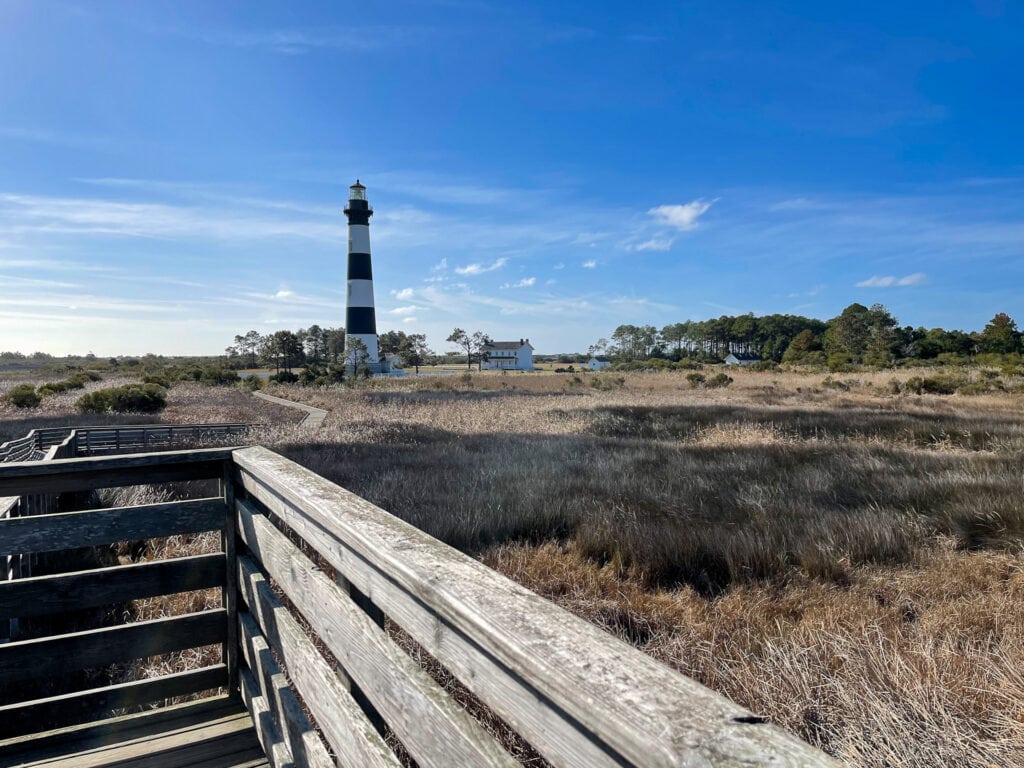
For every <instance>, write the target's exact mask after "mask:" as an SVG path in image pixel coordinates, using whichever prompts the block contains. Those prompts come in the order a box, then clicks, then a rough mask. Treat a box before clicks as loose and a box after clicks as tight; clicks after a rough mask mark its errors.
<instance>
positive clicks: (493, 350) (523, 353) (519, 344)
mask: <svg viewBox="0 0 1024 768" xmlns="http://www.w3.org/2000/svg"><path fill="white" fill-rule="evenodd" d="M483 351H484V354H485V355H486V356H487V357H486V359H485V360H484V361H483V364H482V365H481V367H482V368H483V369H484V370H485V371H532V370H533V347H532V346H531V345H530V340H529V339H520V340H519V341H492V342H491V343H490V344H488V345H487V346H485V347H484V349H483Z"/></svg>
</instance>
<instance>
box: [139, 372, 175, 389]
mask: <svg viewBox="0 0 1024 768" xmlns="http://www.w3.org/2000/svg"><path fill="white" fill-rule="evenodd" d="M142 383H143V384H156V385H157V386H158V387H163V388H164V389H170V388H171V382H170V380H169V379H168V378H167V377H166V376H161V375H160V374H159V373H147V374H145V375H144V376H143V377H142Z"/></svg>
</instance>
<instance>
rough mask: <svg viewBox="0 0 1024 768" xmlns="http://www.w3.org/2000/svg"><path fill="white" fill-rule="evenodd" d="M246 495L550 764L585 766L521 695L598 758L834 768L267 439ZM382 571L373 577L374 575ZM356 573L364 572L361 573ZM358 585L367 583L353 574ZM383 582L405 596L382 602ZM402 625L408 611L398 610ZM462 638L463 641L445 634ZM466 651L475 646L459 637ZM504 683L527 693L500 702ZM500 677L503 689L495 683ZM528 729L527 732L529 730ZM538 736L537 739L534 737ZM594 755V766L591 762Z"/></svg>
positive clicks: (248, 473) (246, 470)
mask: <svg viewBox="0 0 1024 768" xmlns="http://www.w3.org/2000/svg"><path fill="white" fill-rule="evenodd" d="M234 460H235V463H236V464H237V465H238V467H239V468H240V470H241V482H242V484H243V485H244V487H245V489H246V492H247V493H249V494H250V495H251V496H252V497H253V498H255V499H257V500H258V501H259V502H260V503H262V504H263V505H265V506H266V507H267V508H268V509H270V510H271V511H273V512H274V513H275V514H278V515H280V516H281V518H282V519H283V520H284V521H285V522H286V523H287V524H288V525H289V526H290V527H292V528H293V529H294V530H295V531H296V532H297V533H299V535H301V536H303V538H305V539H306V540H307V541H309V542H310V543H311V544H313V545H314V546H315V547H316V548H317V550H318V551H320V552H321V554H322V555H324V557H325V558H326V559H327V560H328V561H329V562H330V563H331V565H332V566H334V567H336V568H338V569H339V571H340V572H341V573H342V575H344V576H345V577H346V578H348V579H350V580H351V581H352V582H353V584H355V585H356V586H357V587H358V588H359V589H361V590H362V591H363V592H364V593H365V594H367V596H368V597H369V598H370V599H371V600H373V602H374V603H376V604H377V605H379V606H381V607H382V608H383V609H384V611H385V612H386V613H387V614H388V615H389V616H392V618H396V613H397V612H398V611H400V610H402V604H404V605H405V606H406V608H408V606H410V604H418V605H419V606H420V608H419V611H421V612H422V613H424V614H425V615H421V617H420V620H418V621H415V622H409V624H408V625H406V624H403V626H404V627H405V628H406V629H407V630H408V631H409V632H410V634H412V636H413V637H414V639H416V640H417V642H420V643H421V644H422V645H424V647H425V648H427V649H428V650H429V651H431V653H433V654H434V655H435V656H436V657H437V658H438V659H439V661H441V663H443V664H445V665H446V666H448V667H449V668H450V669H453V670H454V671H456V672H457V674H458V675H459V677H460V679H461V680H462V682H463V683H464V684H466V685H467V687H469V688H470V690H472V691H473V692H474V693H476V694H477V695H478V696H480V698H481V699H483V700H484V701H485V702H486V703H487V704H488V705H489V706H492V707H494V708H495V709H496V711H499V712H502V713H503V714H505V715H506V717H508V719H510V720H512V721H514V722H515V723H516V724H517V726H518V727H521V728H523V729H524V736H526V738H527V740H529V741H530V742H531V743H532V744H534V746H536V747H538V749H541V751H542V752H543V753H544V754H545V756H546V757H548V759H549V760H551V761H552V762H553V763H555V764H557V765H581V764H586V763H581V762H580V761H579V760H578V759H576V758H574V757H573V754H572V751H571V745H570V746H565V745H563V746H561V747H560V746H559V742H560V739H559V738H555V737H550V736H548V735H547V734H546V726H545V723H544V722H543V721H542V722H534V721H535V720H536V719H535V718H530V717H528V716H527V715H528V714H529V712H528V709H527V708H524V707H523V706H522V702H524V701H528V700H529V698H528V697H529V696H530V695H532V696H533V697H534V699H535V700H536V701H538V702H540V703H541V705H542V706H543V707H546V708H548V709H549V710H550V711H551V712H553V713H559V719H561V720H563V721H565V722H571V723H574V724H575V726H574V729H575V730H577V731H578V732H579V734H580V738H581V742H582V740H584V739H585V740H586V741H589V742H591V743H594V744H595V745H597V746H598V747H599V749H600V751H602V752H603V753H604V754H605V755H606V764H608V763H610V764H616V763H617V764H634V765H651V766H679V765H713V766H740V765H745V766H750V765H761V766H768V765H771V766H833V765H835V763H834V762H833V761H832V760H830V759H829V758H828V757H826V756H825V755H823V754H822V753H820V752H818V751H817V750H814V749H812V748H811V747H810V746H809V745H807V744H804V743H803V742H801V741H800V740H798V739H796V738H795V737H793V736H791V735H789V734H787V733H785V732H783V731H782V730H781V729H778V728H776V727H774V726H772V725H770V724H768V723H765V722H763V721H761V720H760V719H759V718H756V717H754V716H753V715H752V714H751V713H750V712H749V711H747V710H745V709H743V708H742V707H739V706H738V705H736V704H734V703H733V702H730V701H729V700H727V699H726V698H724V697H722V696H720V695H718V694H716V693H714V692H712V691H710V690H708V689H707V688H704V687H703V686H701V685H700V684H698V683H696V682H695V681H693V680H690V679H689V678H686V677H684V676H683V675H680V674H678V673H676V672H674V671H673V670H671V669H669V668H668V667H666V666H664V665H662V664H660V663H658V662H657V661H655V660H654V659H651V658H650V657H648V656H646V655H644V654H643V653H641V652H640V651H637V650H636V649H634V648H632V647H630V646H629V645H627V644H626V643H624V642H622V641H620V640H618V639H616V638H614V637H612V636H610V635H608V634H607V633H605V632H603V631H602V630H600V629H598V628H597V627H595V626H593V625H591V624H589V623H588V622H586V621H583V620H582V619H579V618H577V617H575V616H573V615H572V614H570V613H568V612H567V611H564V610H562V609H561V608H558V607H557V606H555V605H554V604H552V603H550V602H549V601H547V600H544V599H543V598H541V597H540V596H538V595H536V594H534V593H532V592H530V591H529V590H527V589H525V588H524V587H521V586H520V585H518V584H515V583H514V582H512V581H510V580H509V579H506V578H504V577H502V576H501V575H499V574H497V573H495V572H494V571H492V570H490V569H488V568H486V567H485V566H484V565H482V564H481V563H479V562H477V561H475V560H473V559H472V558H469V557H466V556H465V555H462V554H461V553H459V552H457V551H455V550H453V549H452V548H450V547H448V546H446V545H445V544H443V543H441V542H439V541H437V540H436V539H433V538H431V537H430V536H427V535H426V534H424V533H422V532H421V531H419V530H417V529H415V528H413V527H412V526H410V525H408V524H407V523H404V522H403V521H401V520H399V519H397V518H395V517H394V516H393V515H390V514H388V513H387V512H385V511H384V510H381V509H379V508H378V507H375V506H374V505H372V504H370V503H369V502H367V501H366V500H364V499H361V498H359V497H358V496H356V495H355V494H352V493H350V492H348V491H345V490H344V489H342V488H340V487H338V486H337V485H335V484H333V483H331V482H329V481H328V480H326V479H324V478H322V477H319V476H318V475H316V474H315V473H313V472H310V471H308V470H306V469H304V468H302V467H300V466H298V465H297V464H295V463H294V462H291V461H289V460H287V459H285V458H283V457H281V456H279V455H277V454H274V453H272V452H271V451H268V450H267V449H265V448H258V447H257V448H246V449H242V450H239V451H236V452H235V454H234ZM368 568H371V569H373V571H375V572H376V576H375V577H374V578H375V579H376V582H374V579H372V578H368V577H367V576H366V575H365V574H367V573H368V570H367V569H368ZM360 573H363V574H364V575H363V576H360ZM360 582H362V583H360ZM385 582H388V583H390V584H391V585H393V588H394V590H400V591H401V592H404V593H405V595H406V598H405V599H404V600H403V601H401V603H399V602H396V601H395V600H394V599H393V595H394V591H392V599H390V600H389V599H388V598H389V595H388V594H387V593H386V592H385V591H384V590H382V589H381V585H382V584H383V583H385ZM400 623H402V621H401V620H400ZM456 636H458V637H459V638H460V642H451V640H450V639H451V638H454V637H456ZM468 646H472V647H473V648H474V650H473V653H472V655H471V656H469V655H467V653H466V651H467V647H468ZM509 680H512V681H517V683H516V685H517V686H521V688H522V689H523V691H524V693H523V695H522V696H521V697H520V700H519V701H520V703H518V704H516V705H515V706H508V705H506V704H505V703H504V699H503V697H504V696H506V695H508V691H509V685H510V684H509V682H508V681H509ZM498 683H500V685H499V684H498ZM527 730H528V732H527ZM542 743H544V744H546V748H542V747H541V744H542ZM586 765H589V764H586Z"/></svg>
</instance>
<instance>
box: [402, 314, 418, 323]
mask: <svg viewBox="0 0 1024 768" xmlns="http://www.w3.org/2000/svg"><path fill="white" fill-rule="evenodd" d="M402 322H403V323H418V322H419V320H418V319H417V318H415V317H412V316H411V315H410V316H409V317H403V318H402Z"/></svg>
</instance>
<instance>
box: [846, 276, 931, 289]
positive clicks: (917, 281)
mask: <svg viewBox="0 0 1024 768" xmlns="http://www.w3.org/2000/svg"><path fill="white" fill-rule="evenodd" d="M927 282H928V275H926V274H925V273H924V272H915V273H914V274H912V275H906V276H904V277H895V276H894V275H886V276H885V277H879V276H877V275H872V276H871V277H869V278H868V279H867V280H861V281H860V282H859V283H857V287H858V288H895V287H898V286H900V287H901V286H907V285H924V284H925V283H927Z"/></svg>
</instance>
